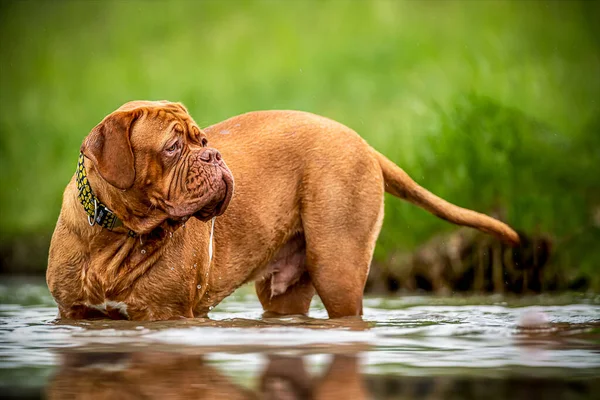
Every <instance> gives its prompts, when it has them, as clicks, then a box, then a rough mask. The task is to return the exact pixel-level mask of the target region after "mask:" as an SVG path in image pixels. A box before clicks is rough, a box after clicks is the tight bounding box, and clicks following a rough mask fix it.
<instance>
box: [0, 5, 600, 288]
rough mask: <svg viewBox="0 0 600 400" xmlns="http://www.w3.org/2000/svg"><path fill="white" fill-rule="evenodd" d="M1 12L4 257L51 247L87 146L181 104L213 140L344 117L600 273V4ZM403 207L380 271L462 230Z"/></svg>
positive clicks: (395, 154) (569, 264)
mask: <svg viewBox="0 0 600 400" xmlns="http://www.w3.org/2000/svg"><path fill="white" fill-rule="evenodd" d="M0 7H1V8H0V11H1V12H0V34H1V44H0V82H1V90H0V174H1V175H0V176H1V192H0V212H1V215H0V238H1V240H2V242H3V243H4V244H6V243H9V242H10V241H11V240H12V238H15V237H25V238H26V237H27V236H28V235H31V234H35V235H47V234H48V232H51V230H52V228H53V225H54V223H55V221H56V217H57V215H58V211H59V208H60V202H61V194H62V190H63V188H64V186H65V184H66V182H67V181H68V179H69V177H70V176H71V175H72V173H73V170H74V168H75V163H76V160H77V153H78V149H79V145H80V143H81V141H82V139H83V137H84V136H85V135H86V134H87V133H88V132H89V131H90V129H91V128H92V127H93V126H94V125H95V124H96V123H98V122H99V121H100V120H101V119H102V117H103V116H104V115H106V114H107V113H109V112H110V111H112V110H114V109H115V108H116V107H118V106H119V105H120V104H122V103H123V102H125V101H128V100H132V99H170V100H177V101H182V102H184V103H185V104H186V105H187V106H188V109H189V110H190V112H191V114H192V115H193V116H194V118H195V119H196V121H197V122H198V123H199V124H200V125H208V124H211V123H214V122H217V121H219V120H222V119H224V118H226V117H229V116H232V115H235V114H239V113H242V112H245V111H250V110H256V109H301V110H306V111H311V112H315V113H318V114H322V115H325V116H328V117H331V118H333V119H336V120H338V121H340V122H343V123H345V124H347V125H348V126H350V127H352V128H354V129H355V130H356V131H358V132H359V133H360V134H361V135H362V136H363V137H364V138H366V139H367V140H368V141H369V143H371V144H372V145H373V146H374V147H375V148H377V149H378V150H380V151H382V152H383V153H384V154H386V155H387V156H388V157H389V158H391V159H392V160H394V161H395V162H396V163H398V164H399V165H400V166H402V167H403V168H404V169H405V170H406V171H407V172H408V173H410V174H411V175H412V176H413V177H414V178H415V179H416V180H417V181H418V182H420V183H421V184H423V185H424V186H426V187H427V188H430V189H431V190H432V191H434V192H436V193H438V194H439V195H441V196H443V197H446V198H447V199H449V200H450V201H453V202H455V203H457V204H461V205H464V206H468V207H473V208H475V209H478V210H481V211H486V212H491V211H496V212H500V213H501V214H503V216H504V217H505V219H506V220H507V221H509V222H510V223H511V224H513V225H515V226H516V227H518V228H520V229H524V230H527V231H536V232H541V233H546V234H548V235H550V236H551V237H552V238H553V239H554V240H555V242H556V243H557V247H556V249H557V256H558V258H557V259H556V261H555V262H556V263H557V264H560V265H561V267H564V268H567V269H569V271H573V273H574V274H576V273H584V274H588V275H590V276H593V275H594V271H598V269H599V268H600V249H597V247H598V246H597V245H595V243H600V241H598V239H599V238H600V233H599V227H598V225H600V222H599V221H597V220H598V219H600V216H598V214H600V211H599V209H600V188H599V186H600V183H599V178H598V176H600V167H599V165H600V153H599V152H600V150H599V149H600V73H599V71H600V55H599V51H598V49H599V48H600V34H599V32H600V31H599V30H598V29H596V27H595V25H597V23H596V22H595V21H594V20H593V18H594V15H599V14H598V12H597V11H598V7H596V6H595V5H594V4H593V3H592V2H581V3H580V2H576V1H569V2H566V1H556V2H547V1H545V2H536V1H527V2H505V1H477V2H475V1H465V2H453V1H443V2H435V1H424V2H416V1H415V2H409V1H407V2H400V1H398V2H395V1H375V2H359V1H342V0H338V1H306V2H303V1H292V2H283V1H262V2H246V1H244V2H236V1H224V2H217V1H205V2H192V1H171V2H158V1H155V2H143V1H121V2H117V1H104V2H91V1H89V2H88V1H75V2H73V1H62V2H35V1H19V2H2V5H1V6H0ZM388 200H389V201H388V202H387V204H386V213H387V215H386V219H385V224H384V227H383V231H382V235H381V239H380V241H379V245H378V248H377V252H376V257H377V258H378V259H385V258H386V257H387V255H388V254H389V253H390V252H391V251H393V250H395V249H404V250H406V249H411V248H414V247H415V246H417V245H418V244H419V243H422V242H423V241H425V240H426V239H428V238H429V237H431V236H432V235H434V234H435V233H436V232H439V231H444V230H450V229H452V227H450V226H448V225H447V224H446V223H444V222H441V221H439V220H437V219H436V218H434V217H432V216H429V215H428V214H426V213H425V212H423V211H421V210H418V209H416V208H415V207H413V206H410V205H408V204H404V203H401V202H400V201H397V200H392V199H391V198H390V199H388ZM594 215H596V222H594V221H595V219H594ZM40 268H41V269H43V268H45V265H40Z"/></svg>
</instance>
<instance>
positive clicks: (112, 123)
mask: <svg viewBox="0 0 600 400" xmlns="http://www.w3.org/2000/svg"><path fill="white" fill-rule="evenodd" d="M137 114H138V113H137V112H135V111H115V112H113V113H112V114H110V115H109V116H107V117H106V118H104V120H102V122H100V123H99V124H98V125H96V127H94V129H92V131H91V132H90V134H89V135H88V136H87V138H86V139H85V140H84V142H83V144H82V145H81V152H82V153H83V155H84V156H86V157H87V158H89V159H90V160H92V163H93V164H94V166H95V167H96V169H97V170H98V172H99V173H100V176H102V178H104V180H105V181H107V182H108V183H110V184H111V185H113V186H115V187H117V188H119V189H129V188H130V187H131V186H133V181H134V180H135V166H134V159H133V151H132V149H131V141H130V138H129V137H130V133H131V132H130V130H131V126H132V125H133V122H134V121H135V119H136V118H137Z"/></svg>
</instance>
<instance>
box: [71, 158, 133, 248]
mask: <svg viewBox="0 0 600 400" xmlns="http://www.w3.org/2000/svg"><path fill="white" fill-rule="evenodd" d="M83 161H84V156H83V153H79V160H78V162H77V171H76V174H77V178H76V181H77V193H78V194H77V198H78V199H79V202H80V203H81V205H82V206H83V209H84V210H85V213H86V214H87V215H88V222H89V224H90V226H94V225H96V224H98V225H100V226H101V227H103V228H105V229H108V230H109V231H112V230H113V229H114V228H117V227H119V226H123V222H122V221H121V220H120V219H119V218H117V216H116V215H115V214H114V213H113V212H112V211H111V210H110V209H109V208H108V207H106V206H105V205H104V204H102V202H100V200H98V198H97V197H96V196H95V195H94V192H93V191H92V187H91V186H90V183H89V182H88V178H87V172H86V170H85V166H84V164H83ZM128 236H131V237H135V236H136V233H135V232H134V231H132V230H130V231H129V233H128Z"/></svg>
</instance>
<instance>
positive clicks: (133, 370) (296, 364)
mask: <svg viewBox="0 0 600 400" xmlns="http://www.w3.org/2000/svg"><path fill="white" fill-rule="evenodd" d="M262 357H263V358H264V360H265V367H264V368H263V369H262V370H261V371H259V372H258V374H257V376H255V377H254V379H253V381H252V382H250V383H249V384H248V383H246V382H239V379H237V380H236V379H235V378H232V377H230V376H228V372H229V371H227V370H226V368H223V367H221V368H219V367H218V363H217V364H215V363H214V362H213V361H210V360H207V359H205V358H204V357H203V356H201V355H182V354H178V353H170V352H130V353H101V352H97V353H89V352H77V351H75V352H73V351H71V352H65V353H63V354H62V364H61V366H60V368H59V370H58V372H57V373H56V374H55V375H54V377H53V378H52V379H51V380H50V382H49V383H48V386H47V389H46V395H47V397H48V398H49V399H65V398H69V399H91V400H99V399H107V400H108V399H140V398H144V399H234V400H235V399H265V400H300V399H315V400H316V399H342V400H353V399H357V400H360V399H370V398H384V399H428V400H437V399H440V400H441V399H473V400H475V399H482V398H486V399H508V398H510V399H515V400H519V399H527V400H529V399H535V398H543V399H545V400H547V399H564V398H569V399H587V398H590V397H591V396H593V394H594V393H600V383H599V381H598V380H594V379H568V378H565V379H556V378H550V377H535V376H527V375H521V374H515V375H511V374H508V375H507V376H505V377H486V376H477V375H461V374H452V375H439V376H399V375H397V374H393V375H367V374H363V373H361V363H360V358H361V357H360V355H359V354H333V355H331V356H330V361H329V363H328V365H327V366H326V367H325V368H324V369H323V371H322V372H320V373H311V372H310V371H311V368H310V367H309V366H307V362H306V357H303V356H291V355H275V354H266V355H264V356H262Z"/></svg>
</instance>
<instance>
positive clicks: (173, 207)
mask: <svg viewBox="0 0 600 400" xmlns="http://www.w3.org/2000/svg"><path fill="white" fill-rule="evenodd" d="M211 188H212V190H210V192H207V193H205V194H204V195H203V196H201V197H199V198H195V199H190V200H187V201H185V202H184V203H178V204H174V203H171V202H169V201H166V202H165V205H166V209H167V212H168V214H169V220H170V222H171V224H173V225H176V224H180V223H182V222H184V221H186V220H187V219H188V218H189V217H192V216H193V217H196V218H197V219H199V220H201V221H208V220H210V219H211V218H213V217H218V216H219V215H222V214H223V213H224V212H225V210H226V209H227V207H228V206H229V202H230V201H231V197H232V196H233V176H232V175H231V172H230V171H229V169H228V168H227V166H224V165H223V166H219V167H218V172H216V176H215V177H214V180H213V183H212V184H211Z"/></svg>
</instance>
